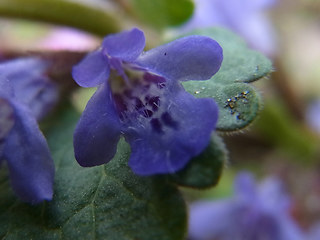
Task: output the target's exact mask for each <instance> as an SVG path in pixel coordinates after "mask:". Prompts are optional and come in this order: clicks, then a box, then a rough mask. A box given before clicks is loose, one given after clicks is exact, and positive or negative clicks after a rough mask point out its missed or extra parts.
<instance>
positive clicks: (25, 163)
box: [3, 101, 54, 203]
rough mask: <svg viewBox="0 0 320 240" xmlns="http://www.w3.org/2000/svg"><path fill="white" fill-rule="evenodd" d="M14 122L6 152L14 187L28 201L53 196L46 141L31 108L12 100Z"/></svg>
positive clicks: (49, 198) (34, 201) (52, 171)
mask: <svg viewBox="0 0 320 240" xmlns="http://www.w3.org/2000/svg"><path fill="white" fill-rule="evenodd" d="M11 105H12V107H13V109H14V114H15V124H14V126H13V128H12V129H11V131H10V133H9V134H8V136H7V139H6V142H5V144H4V149H3V155H4V158H5V159H6V160H7V162H8V167H9V170H10V178H11V183H12V186H13V189H14V191H15V192H16V193H17V195H18V196H19V197H20V198H21V199H22V200H23V201H26V202H30V203H39V202H41V201H43V200H51V199H52V194H53V179H54V164H53V160H52V158H51V155H50V152H49V148H48V145H47V142H46V140H45V138H44V136H43V135H42V133H41V131H40V130H39V128H38V124H37V122H36V119H35V118H34V117H32V114H31V112H30V111H29V109H28V108H26V107H25V106H23V105H22V104H20V103H17V102H14V101H11Z"/></svg>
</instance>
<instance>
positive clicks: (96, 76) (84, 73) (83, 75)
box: [72, 50, 110, 87]
mask: <svg viewBox="0 0 320 240" xmlns="http://www.w3.org/2000/svg"><path fill="white" fill-rule="evenodd" d="M109 74H110V67H109V61H108V58H107V56H104V55H103V53H102V51H101V50H97V51H94V52H92V53H89V54H88V55H87V56H86V57H85V58H84V59H83V60H82V61H81V62H80V63H78V64H77V65H75V66H74V67H73V69H72V76H73V79H74V80H75V81H76V82H77V83H78V84H79V85H80V86H81V87H96V86H97V85H100V84H101V83H103V82H105V81H107V79H108V78H109Z"/></svg>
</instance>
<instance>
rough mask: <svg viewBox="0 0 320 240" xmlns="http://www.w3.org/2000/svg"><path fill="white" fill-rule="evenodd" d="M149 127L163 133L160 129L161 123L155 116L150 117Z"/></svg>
mask: <svg viewBox="0 0 320 240" xmlns="http://www.w3.org/2000/svg"><path fill="white" fill-rule="evenodd" d="M150 124H151V127H152V128H153V130H154V131H155V132H157V133H163V131H162V125H161V123H160V121H159V119H157V118H152V119H151V121H150Z"/></svg>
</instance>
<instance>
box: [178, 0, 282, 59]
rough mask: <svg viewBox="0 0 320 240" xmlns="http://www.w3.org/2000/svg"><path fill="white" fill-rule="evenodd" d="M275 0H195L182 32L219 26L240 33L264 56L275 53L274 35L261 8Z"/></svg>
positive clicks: (269, 5) (273, 2)
mask: <svg viewBox="0 0 320 240" xmlns="http://www.w3.org/2000/svg"><path fill="white" fill-rule="evenodd" d="M275 2H276V0H228V1H225V0H195V12H194V15H193V17H192V18H191V20H190V21H189V22H187V23H186V24H185V25H184V26H183V27H182V29H183V31H190V30H193V29H195V28H200V27H201V28H204V27H210V26H211V27H212V26H221V27H226V28H229V29H231V30H233V31H234V32H235V33H237V34H239V35H240V36H242V37H243V38H244V39H245V40H246V41H247V42H248V44H249V45H250V46H251V47H253V48H254V49H256V50H259V51H261V52H263V53H264V54H266V55H269V56H272V55H273V54H274V53H275V50H276V49H275V48H276V46H275V34H274V30H273V27H272V25H271V23H270V20H269V19H268V17H267V16H266V14H265V10H266V9H267V8H269V7H271V6H273V5H274V4H275Z"/></svg>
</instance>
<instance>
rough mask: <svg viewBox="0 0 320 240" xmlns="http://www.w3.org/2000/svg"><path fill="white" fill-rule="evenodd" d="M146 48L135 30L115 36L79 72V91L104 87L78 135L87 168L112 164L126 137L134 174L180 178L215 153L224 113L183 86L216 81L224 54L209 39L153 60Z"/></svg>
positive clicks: (157, 53)
mask: <svg viewBox="0 0 320 240" xmlns="http://www.w3.org/2000/svg"><path fill="white" fill-rule="evenodd" d="M144 47H145V38H144V34H143V32H142V31H140V30H138V29H136V28H134V29H132V30H130V31H123V32H121V33H118V34H114V35H109V36H107V37H106V38H104V40H103V43H102V46H101V48H99V49H98V50H96V51H94V52H92V53H89V54H88V55H87V56H86V57H85V58H84V59H83V60H82V61H81V62H80V63H79V64H78V65H76V66H75V67H74V68H73V77H74V79H75V80H76V82H77V83H78V84H79V85H80V86H83V87H94V86H98V89H97V91H96V93H95V94H94V95H93V97H92V98H91V99H90V101H89V102H88V104H87V106H86V109H85V111H84V112H83V114H82V116H81V118H80V121H79V123H78V125H77V127H76V130H75V133H74V148H75V157H76V159H77V161H78V162H79V164H80V165H81V166H87V167H88V166H95V165H100V164H104V163H107V162H108V161H110V160H111V159H112V158H113V156H114V155H115V153H116V149H117V143H118V141H119V138H120V137H121V136H123V137H124V138H125V140H126V141H127V142H128V143H129V144H130V146H131V155H130V159H129V166H130V167H131V169H132V170H133V171H134V172H135V173H136V174H139V175H151V174H157V173H171V172H175V171H177V170H179V169H181V168H182V167H184V166H185V165H186V163H187V162H188V161H189V160H190V159H191V158H192V157H193V156H196V155H198V154H200V153H201V151H203V150H204V148H205V147H206V146H207V145H208V143H209V140H210V134H211V132H212V131H213V130H214V129H215V126H216V122H217V118H218V107H217V105H216V103H215V102H214V100H213V99H209V98H205V99H196V98H195V97H193V96H192V95H191V94H189V93H187V92H186V91H184V89H183V87H182V85H181V84H180V82H179V81H186V80H206V79H209V78H210V77H212V76H213V75H214V74H215V73H216V72H217V71H218V70H219V68H220V65H221V62H222V49H221V47H220V46H219V44H218V43H217V42H216V41H214V40H212V39H211V38H208V37H204V36H189V37H185V38H181V39H178V40H175V41H173V42H171V43H168V44H165V45H162V46H159V47H157V48H154V49H152V50H149V51H147V52H143V49H144Z"/></svg>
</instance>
